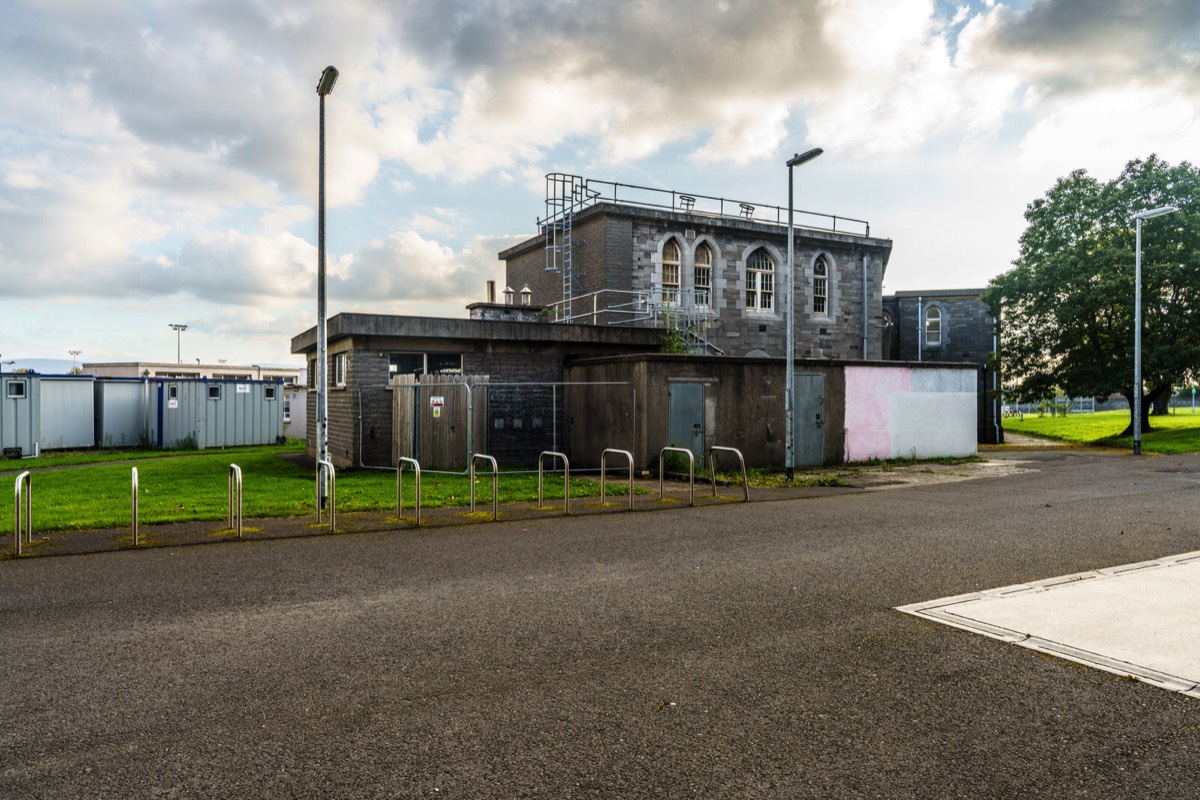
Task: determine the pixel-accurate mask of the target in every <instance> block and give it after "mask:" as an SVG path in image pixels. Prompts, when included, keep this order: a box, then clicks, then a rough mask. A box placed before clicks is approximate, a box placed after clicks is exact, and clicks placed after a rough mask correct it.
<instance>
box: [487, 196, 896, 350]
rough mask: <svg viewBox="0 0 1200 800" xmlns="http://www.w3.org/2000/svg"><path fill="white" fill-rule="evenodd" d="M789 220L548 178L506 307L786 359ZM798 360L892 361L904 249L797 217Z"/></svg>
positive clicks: (836, 224) (850, 227)
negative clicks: (889, 280)
mask: <svg viewBox="0 0 1200 800" xmlns="http://www.w3.org/2000/svg"><path fill="white" fill-rule="evenodd" d="M787 222H788V220H787V209H785V208H780V207H778V206H771V205H763V204H752V203H743V202H739V201H734V200H728V199H724V198H717V197H706V196H703V195H689V194H682V193H679V192H672V191H664V190H658V189H649V188H646V187H638V186H630V185H627V184H618V183H611V182H607V181H596V180H592V179H585V178H581V177H579V176H574V175H561V174H552V175H548V176H547V190H546V216H545V217H544V218H542V219H541V220H539V228H540V231H539V233H538V234H537V235H536V236H533V237H530V238H529V239H528V240H526V241H524V242H522V243H520V244H518V245H516V246H514V247H512V248H509V249H508V250H505V251H504V252H502V253H501V254H500V258H501V259H502V260H503V261H504V262H505V274H506V280H507V283H508V286H507V289H506V294H507V295H508V296H516V295H517V293H521V294H522V296H523V300H524V302H527V303H529V304H530V305H532V306H534V307H541V308H542V309H543V314H544V318H546V319H547V320H550V321H558V322H568V323H579V324H595V325H607V326H613V325H632V326H640V327H660V328H663V329H665V330H669V331H676V332H677V334H678V337H679V344H680V346H681V348H685V349H686V350H687V351H688V352H692V353H707V354H715V355H735V356H776V357H777V356H782V355H784V353H785V335H786V332H785V331H786V329H785V325H786V323H785V319H786V317H785V313H784V312H785V308H784V300H785V298H786V290H785V288H784V281H786V280H787V278H788V276H787V257H788V242H787V233H788V227H787ZM795 234H796V235H795V245H794V247H795V254H794V262H795V274H794V275H792V276H791V287H792V295H793V296H794V298H795V303H796V314H795V343H796V351H795V353H796V357H797V358H817V359H824V358H828V359H877V358H880V357H881V356H882V352H881V349H880V347H881V341H882V337H881V332H882V313H881V302H882V290H881V286H882V283H883V276H884V271H885V270H886V268H887V262H888V258H889V256H890V254H891V249H892V242H891V240H889V239H880V238H876V237H872V236H871V235H870V226H869V224H868V223H866V222H865V221H862V220H855V219H850V218H846V217H838V216H834V215H829V214H817V213H813V212H796V215H795Z"/></svg>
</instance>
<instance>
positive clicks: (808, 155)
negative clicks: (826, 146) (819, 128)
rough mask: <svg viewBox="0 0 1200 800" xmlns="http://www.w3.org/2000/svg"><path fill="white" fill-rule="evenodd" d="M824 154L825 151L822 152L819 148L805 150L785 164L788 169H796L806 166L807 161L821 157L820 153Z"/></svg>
mask: <svg viewBox="0 0 1200 800" xmlns="http://www.w3.org/2000/svg"><path fill="white" fill-rule="evenodd" d="M824 152H825V151H824V150H822V149H821V148H819V147H814V148H813V149H812V150H806V151H804V152H803V153H797V154H796V155H795V156H793V157H792V158H791V160H790V161H788V162H787V165H788V166H789V167H798V166H800V165H801V164H807V163H808V162H809V161H812V160H813V159H814V158H816V157H817V156H819V155H821V153H824Z"/></svg>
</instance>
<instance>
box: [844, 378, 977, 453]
mask: <svg viewBox="0 0 1200 800" xmlns="http://www.w3.org/2000/svg"><path fill="white" fill-rule="evenodd" d="M977 381H978V376H977V374H976V371H975V370H974V369H972V368H962V369H958V368H936V369H917V368H914V367H902V366H894V367H893V366H888V367H875V366H871V367H847V368H846V453H845V459H846V461H848V462H854V461H866V460H867V459H871V458H912V457H914V456H915V457H916V458H938V457H941V456H958V457H962V456H969V455H973V454H974V453H975V452H976V429H977V421H976V415H977V413H978V401H977V398H976V389H977Z"/></svg>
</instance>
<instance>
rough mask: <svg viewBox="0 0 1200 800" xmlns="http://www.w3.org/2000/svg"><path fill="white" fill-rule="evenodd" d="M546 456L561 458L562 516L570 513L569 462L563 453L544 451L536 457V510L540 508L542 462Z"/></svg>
mask: <svg viewBox="0 0 1200 800" xmlns="http://www.w3.org/2000/svg"><path fill="white" fill-rule="evenodd" d="M546 456H551V457H553V458H561V459H562V462H563V514H570V513H571V462H570V461H568V460H567V456H566V454H565V453H558V452H555V451H553V450H546V451H545V452H543V453H542V454H541V455H539V456H538V508H541V507H542V477H543V469H542V466H543V461H544V459H545V458H546Z"/></svg>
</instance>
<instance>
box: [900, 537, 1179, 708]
mask: <svg viewBox="0 0 1200 800" xmlns="http://www.w3.org/2000/svg"><path fill="white" fill-rule="evenodd" d="M1197 608H1200V551H1196V552H1191V553H1185V554H1182V555H1179V556H1172V557H1168V558H1160V559H1155V560H1152V561H1143V562H1139V563H1136V564H1126V565H1122V566H1118V567H1110V568H1108V569H1099V570H1092V571H1089V572H1081V573H1076V574H1073V575H1064V576H1060V577H1055V578H1049V579H1046V580H1043V581H1036V582H1032V583H1028V584H1017V585H1014V586H1006V587H1002V588H998V589H989V590H985V591H982V592H974V593H971V594H965V595H958V596H955V597H946V598H942V599H940V600H931V601H927V602H923V603H914V604H911V605H906V606H900V607H898V608H897V609H896V610H897V611H902V612H904V613H906V614H913V615H915V616H918V617H923V618H925V619H929V620H933V621H935V622H940V623H943V624H946V625H951V626H954V627H957V628H962V629H964V630H968V631H972V632H974V633H979V634H982V635H984V636H990V637H992V638H994V639H1001V640H1003V641H1007V642H1011V643H1013V644H1018V645H1020V646H1022V647H1027V648H1030V649H1032V650H1038V651H1040V652H1044V653H1050V654H1052V655H1056V656H1059V657H1061V658H1065V659H1068V660H1070V661H1074V662H1077V663H1080V664H1085V665H1087V666H1090V667H1095V668H1097V669H1102V670H1105V671H1107V672H1112V673H1116V674H1119V675H1129V676H1130V677H1132V678H1136V679H1138V680H1141V681H1145V682H1146V683H1150V684H1153V685H1155V686H1159V687H1161V688H1164V689H1168V690H1170V691H1175V692H1179V693H1181V694H1185V695H1188V696H1190V697H1196V698H1200V616H1197V614H1196V609H1197Z"/></svg>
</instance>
